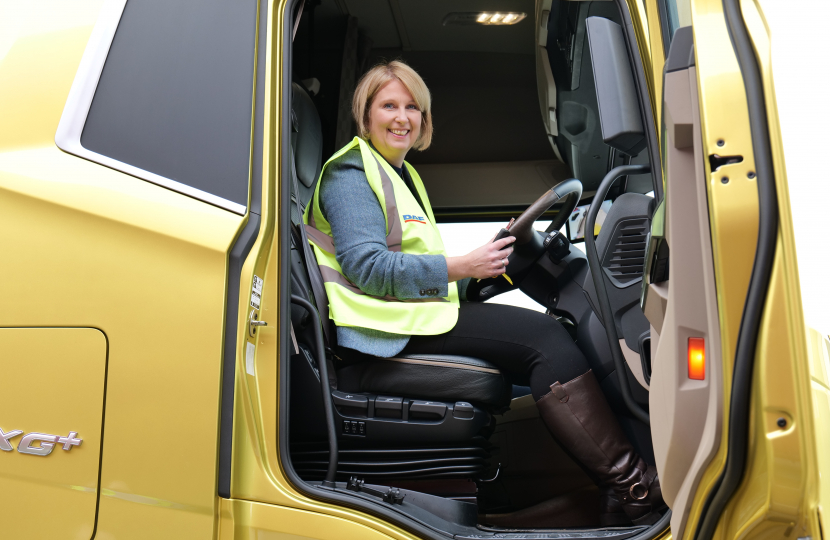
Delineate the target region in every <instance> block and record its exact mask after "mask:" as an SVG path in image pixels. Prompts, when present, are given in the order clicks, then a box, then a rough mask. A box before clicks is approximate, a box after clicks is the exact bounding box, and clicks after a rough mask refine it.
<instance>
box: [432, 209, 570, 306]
mask: <svg viewBox="0 0 830 540" xmlns="http://www.w3.org/2000/svg"><path fill="white" fill-rule="evenodd" d="M505 225H506V223H492V222H487V223H439V224H438V230H439V231H440V232H441V239H442V240H443V241H444V248H445V249H446V250H447V255H448V256H450V257H459V256H461V255H466V254H467V253H469V252H471V251H473V250H474V249H476V248H479V247H481V246H483V245H484V244H485V243H487V242H488V241H490V239H491V238H493V236H494V235H495V234H496V233H497V232H499V229H501V228H502V227H504V226H505ZM548 225H550V221H543V220H540V221H537V222H536V223H535V225H534V226H535V227H536V230H538V231H543V232H544V230H545V229H547V227H548ZM561 231H562V233H563V234H565V227H562V229H561ZM571 247H572V248H573V249H578V250H580V251H585V248H584V247H583V245H582V244H571ZM487 302H489V303H491V304H506V305H508V306H517V307H523V308H526V309H532V310H534V311H540V312H542V313H544V312H545V309H546V308H545V307H544V306H543V305H541V304H539V303H537V302H536V301H535V300H533V299H532V298H530V297H529V296H528V295H526V294H525V293H523V292H522V291H520V290H519V289H516V290H514V291H509V292H506V293H504V294H500V295H498V296H495V297H493V298H491V299H490V300H487Z"/></svg>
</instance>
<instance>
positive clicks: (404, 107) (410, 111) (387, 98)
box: [369, 79, 421, 167]
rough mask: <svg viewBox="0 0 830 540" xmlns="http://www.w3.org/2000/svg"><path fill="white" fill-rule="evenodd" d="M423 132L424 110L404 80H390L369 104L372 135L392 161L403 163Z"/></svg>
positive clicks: (380, 150) (378, 146) (398, 164)
mask: <svg viewBox="0 0 830 540" xmlns="http://www.w3.org/2000/svg"><path fill="white" fill-rule="evenodd" d="M420 133H421V111H420V110H419V109H418V106H417V105H416V104H415V99H414V98H413V97H412V94H410V93H409V90H407V89H406V87H405V86H404V85H403V83H401V81H399V80H398V79H394V80H392V81H390V82H389V83H387V84H386V86H384V87H383V88H381V89H380V90H379V91H378V93H377V94H375V99H374V100H373V101H372V104H371V105H370V106H369V139H371V141H372V144H374V145H375V148H376V149H377V151H378V152H380V154H381V155H382V156H383V157H385V158H386V160H387V161H388V162H389V163H391V164H392V165H394V166H395V167H402V166H403V160H404V157H406V153H407V152H409V149H410V148H412V145H414V144H415V141H416V140H418V135H419V134H420Z"/></svg>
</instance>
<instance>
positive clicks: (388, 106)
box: [383, 103, 394, 109]
mask: <svg viewBox="0 0 830 540" xmlns="http://www.w3.org/2000/svg"><path fill="white" fill-rule="evenodd" d="M383 108H384V109H393V108H394V107H393V105H392V104H391V103H387V104H385V105H384V106H383Z"/></svg>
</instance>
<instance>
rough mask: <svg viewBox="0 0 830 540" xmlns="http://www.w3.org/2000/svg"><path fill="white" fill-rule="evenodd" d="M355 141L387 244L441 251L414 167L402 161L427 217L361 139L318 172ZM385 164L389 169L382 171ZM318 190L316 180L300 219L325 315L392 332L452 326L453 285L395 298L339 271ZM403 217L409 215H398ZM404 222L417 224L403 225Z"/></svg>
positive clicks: (414, 250) (454, 311) (347, 323)
mask: <svg viewBox="0 0 830 540" xmlns="http://www.w3.org/2000/svg"><path fill="white" fill-rule="evenodd" d="M355 146H358V147H359V148H360V151H361V155H362V158H363V167H364V171H365V172H366V177H367V181H368V182H369V185H370V187H371V188H372V191H373V192H374V193H375V195H376V196H377V197H378V200H379V201H380V203H381V208H383V210H384V214H385V217H386V230H387V234H386V246H387V249H388V250H389V251H394V252H400V251H403V250H404V246H408V248H407V249H406V250H405V253H408V254H413V255H423V254H434V255H437V254H442V255H443V254H444V245H443V242H442V241H441V237H440V234H439V233H438V230H437V227H436V226H435V218H434V216H433V215H432V208H431V206H430V204H429V199H428V198H427V196H426V189H425V188H424V187H423V183H422V182H421V179H420V177H419V176H418V174H417V172H415V170H414V169H413V168H412V167H411V166H410V165H409V164H408V163H407V164H405V166H406V167H407V170H408V171H409V173H410V176H411V178H412V183H413V184H414V185H415V188H416V189H417V191H418V194H419V195H420V197H421V201H422V202H423V205H424V208H423V212H424V213H425V214H427V216H426V218H427V219H424V217H422V216H419V215H410V214H412V213H414V212H417V213H418V214H420V213H421V210H422V208H421V206H420V205H419V204H418V201H417V200H416V199H415V197H414V196H413V195H412V193H411V192H410V190H409V188H408V187H407V186H406V184H404V182H403V180H401V179H400V177H399V176H398V175H397V174H395V173H394V171H391V167H390V166H389V165H388V163H386V161H385V160H383V159H382V158H380V157H378V156H377V155H376V153H375V151H374V150H373V149H371V148H370V147H369V145H368V144H367V143H366V142H365V141H363V140H362V139H359V138H357V137H355V138H354V139H353V140H352V141H351V142H350V143H349V144H348V145H346V146H345V147H344V148H343V149H341V150H340V151H339V152H337V153H336V154H335V155H334V156H332V158H331V159H329V161H328V162H326V165H324V166H323V170H322V171H321V173H320V177H321V178H322V176H323V173H324V172H325V170H326V167H327V166H328V164H329V163H331V162H332V161H333V160H334V159H336V158H338V157H340V156H341V155H343V154H344V153H345V152H348V151H349V150H351V149H353V148H354V147H355ZM387 167H388V168H389V169H390V171H387V170H386V168H387ZM390 172H392V175H390V174H389V173H390ZM393 178H394V180H393ZM319 189H320V183H319V181H318V183H317V187H316V188H315V191H314V196H313V197H312V199H311V202H310V203H309V205H308V208H307V209H306V211H305V214H304V216H303V220H304V222H305V225H304V227H305V230H306V233H307V234H308V238H309V241H310V242H311V244H312V246H313V248H314V254H315V257H316V258H317V263H318V265H319V267H320V273H321V274H322V276H323V281H324V284H325V287H326V293H327V294H328V296H329V306H330V311H329V316H330V317H331V318H332V319H334V321H335V322H336V323H337V324H338V325H339V326H360V327H365V328H373V329H376V330H381V331H384V332H391V333H397V334H420V335H432V334H440V333H443V332H446V331H448V330H450V329H451V328H452V327H453V326H455V322H456V321H457V319H458V290H457V288H456V287H454V286H450V287H449V294H448V296H447V297H446V298H438V297H427V298H395V297H393V296H388V295H387V296H383V297H380V296H375V295H371V294H367V293H366V292H364V291H362V290H361V289H360V288H359V287H357V286H356V285H355V284H354V283H352V282H351V281H349V279H348V278H347V277H346V276H345V275H343V272H342V269H341V268H340V265H339V264H338V263H337V260H336V257H335V253H336V250H335V245H334V239H333V238H332V237H331V235H330V232H331V226H330V224H329V223H328V222H327V221H326V218H325V216H323V214H322V212H321V211H320V210H319ZM399 200H402V201H403V204H404V206H405V208H406V211H407V212H408V213H407V214H403V212H402V211H401V210H399V207H398V201H399ZM404 216H405V217H407V218H412V219H404ZM404 222H407V223H409V222H413V223H417V225H407V226H406V227H404Z"/></svg>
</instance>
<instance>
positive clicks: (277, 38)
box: [0, 0, 830, 540]
mask: <svg viewBox="0 0 830 540" xmlns="http://www.w3.org/2000/svg"><path fill="white" fill-rule="evenodd" d="M47 4H48V5H45V4H37V5H35V4H32V5H29V4H21V5H18V4H16V3H13V2H10V1H6V2H0V11H2V12H3V13H4V14H5V16H4V17H2V18H0V19H2V20H1V21H0V28H2V29H3V31H0V36H3V37H2V38H0V118H2V122H0V246H2V251H3V254H2V257H0V380H2V381H3V392H2V396H3V405H2V407H0V450H2V451H3V452H2V453H0V479H2V486H3V488H4V489H2V490H0V505H2V507H3V508H4V509H6V510H7V513H6V515H7V517H9V518H10V519H7V520H5V522H4V526H3V530H4V531H5V533H6V534H8V535H10V536H12V535H15V536H16V535H23V534H28V535H30V536H35V537H38V538H41V537H43V538H46V537H71V538H107V539H109V538H118V539H122V538H147V537H153V538H205V539H222V540H232V539H242V538H255V537H256V538H300V537H304V538H316V539H321V540H322V539H329V538H331V539H334V538H337V539H341V538H361V539H364V538H377V539H381V538H396V539H409V538H430V539H450V538H455V539H467V538H484V539H487V538H533V539H537V538H538V539H547V538H557V539H571V538H574V539H576V538H580V539H586V538H597V539H599V538H602V539H609V538H610V539H613V540H627V539H632V540H633V539H637V540H652V539H658V538H659V539H664V538H669V537H672V536H673V537H676V538H686V539H692V538H694V539H700V540H709V539H711V538H721V537H723V538H726V537H729V538H732V537H737V536H752V537H755V536H759V537H760V536H764V537H773V536H776V537H787V538H799V539H803V538H813V539H819V538H821V537H822V532H821V531H822V525H824V530H826V529H827V526H830V525H828V523H827V521H826V520H827V516H826V513H825V514H822V513H821V512H820V509H821V507H822V505H823V502H824V501H826V500H827V498H828V497H830V488H828V486H827V481H826V480H820V478H825V477H827V468H828V467H830V459H828V455H829V454H828V453H827V450H826V447H827V445H826V444H824V443H826V442H827V441H828V440H830V430H828V428H827V427H826V426H825V424H826V418H827V415H828V414H830V400H828V395H830V378H829V377H830V375H828V374H829V373H830V342H829V341H828V339H827V328H825V327H823V326H821V325H818V326H815V325H814V324H813V320H812V319H811V316H810V315H809V314H810V313H812V312H809V311H808V310H806V309H805V308H804V307H803V304H804V303H805V302H804V300H803V299H804V298H807V297H808V296H809V295H811V294H815V295H822V294H824V292H823V291H818V289H810V290H809V291H808V290H807V289H805V288H804V285H803V284H804V283H807V281H805V279H806V278H804V277H802V278H801V282H800V280H799V276H800V275H802V276H803V275H804V274H803V272H804V271H805V268H806V267H805V266H804V265H802V267H799V260H812V259H810V256H809V254H805V253H804V249H805V248H804V246H805V244H803V243H799V242H797V236H798V233H799V230H803V229H799V226H800V225H799V222H798V219H797V217H798V212H799V211H801V212H811V211H812V210H810V209H809V208H814V207H810V206H809V200H806V199H805V198H804V197H801V196H800V195H799V194H800V193H803V188H801V187H800V186H802V185H803V184H800V183H798V182H797V181H796V180H793V178H790V184H788V174H787V172H788V170H790V169H788V167H787V166H786V165H785V161H784V157H785V149H786V150H787V153H786V155H787V156H789V155H794V154H790V147H787V146H785V145H784V142H783V138H782V125H786V122H787V120H788V118H789V117H787V116H785V115H783V114H781V115H779V107H778V105H777V102H776V95H778V94H777V93H776V89H779V91H780V92H784V90H783V87H781V88H779V86H778V85H779V84H781V79H776V78H775V77H774V76H773V71H772V68H773V59H775V58H779V57H777V56H775V54H774V51H775V47H776V43H777V42H776V41H775V40H774V39H773V38H775V39H781V38H780V36H784V35H787V34H786V33H785V32H786V31H787V30H786V29H785V28H784V27H783V26H776V24H779V23H775V24H772V25H770V24H769V23H768V22H767V21H768V19H769V20H771V19H770V14H772V13H777V12H776V10H775V8H774V7H773V6H770V5H767V4H768V3H767V2H756V3H747V2H739V1H737V0H724V1H723V2H722V3H721V2H719V1H718V2H714V1H712V0H685V1H684V0H645V1H640V0H594V1H575V0H503V1H502V2H492V1H489V0H470V1H465V2H458V1H452V2H446V1H437V0H388V1H365V0H297V1H295V0H234V1H229V0H199V1H195V0H181V1H178V2H163V1H160V0H143V1H138V0H129V1H127V0H78V1H73V2H57V1H54V2H47ZM776 32H778V33H776ZM394 58H398V59H401V60H403V61H405V62H406V63H408V64H409V65H411V66H412V67H413V68H415V69H416V70H417V71H418V72H419V73H420V74H421V75H422V76H423V77H424V79H425V80H426V83H427V84H428V85H429V87H430V90H431V92H432V94H433V101H434V111H433V114H434V117H435V128H436V129H435V139H434V143H433V145H432V147H431V148H430V149H429V150H427V151H425V152H422V153H415V154H413V155H411V156H410V157H411V159H410V160H409V162H410V163H411V164H412V165H413V166H414V167H415V168H417V170H418V171H419V174H420V175H421V177H422V178H423V180H424V184H425V185H426V188H427V190H428V191H429V194H430V199H431V201H432V205H433V208H434V215H431V216H427V217H426V218H425V220H426V219H429V220H430V221H431V222H432V223H431V226H435V227H437V228H438V229H439V230H440V231H441V232H442V234H443V235H444V238H445V244H446V245H447V246H448V249H452V247H451V246H452V242H448V241H447V240H448V239H451V238H455V237H454V236H453V235H462V236H463V235H472V234H480V235H483V236H482V243H483V242H484V241H486V240H487V239H488V238H489V237H491V236H492V235H493V234H495V233H496V232H497V231H498V230H499V228H501V227H502V226H504V224H505V223H507V222H508V221H509V220H510V219H511V218H519V219H520V220H523V222H526V223H528V224H532V226H530V225H529V226H528V232H527V235H526V238H525V239H523V241H522V242H521V244H522V245H521V246H518V247H517V249H516V251H515V252H514V255H513V256H511V265H510V268H509V270H508V272H507V277H508V278H509V279H502V278H496V279H493V280H483V281H482V282H481V283H476V284H475V286H473V287H472V289H471V291H472V292H471V293H470V295H472V296H471V297H470V298H468V300H471V301H488V302H517V301H519V302H521V303H522V305H526V306H530V307H532V308H533V309H537V310H539V311H542V312H544V313H546V314H547V315H549V316H550V317H553V318H556V319H557V320H558V321H559V322H560V323H562V324H563V325H564V326H565V328H566V329H567V330H568V332H569V334H570V335H571V337H572V338H573V339H574V341H575V342H576V344H577V346H578V347H579V348H580V350H581V351H582V352H583V354H584V355H585V356H586V358H587V359H588V361H589V364H590V365H591V368H592V370H593V371H594V373H595V374H596V375H597V378H598V380H599V381H600V384H601V387H602V390H603V392H604V394H605V396H606V398H607V400H608V401H609V403H610V404H611V405H612V408H613V409H614V411H615V414H616V415H617V418H618V420H619V422H620V424H621V426H622V427H623V430H624V431H625V433H626V436H627V437H628V438H629V440H630V441H631V442H632V444H633V445H634V446H635V448H636V449H637V451H638V453H639V454H640V455H642V456H643V457H644V459H646V461H647V462H649V463H650V464H653V465H656V467H657V470H658V471H659V477H660V482H661V487H662V490H663V497H664V499H665V501H666V503H667V505H668V507H667V508H666V509H665V510H664V511H662V512H660V513H659V515H656V516H654V519H653V520H652V521H651V522H649V523H639V524H634V523H631V522H626V521H622V522H619V523H608V522H603V520H602V517H601V515H600V511H599V509H600V507H601V504H602V503H603V501H605V500H606V499H604V497H606V494H605V493H604V492H603V491H602V490H601V489H598V488H597V486H596V485H595V484H594V482H593V480H592V478H591V477H590V475H589V474H587V473H586V472H585V471H584V470H583V469H582V468H581V467H580V466H579V465H578V461H577V459H575V458H578V456H571V455H569V454H568V453H566V452H565V451H564V450H563V449H562V447H560V446H559V444H558V443H557V441H556V440H555V439H554V438H553V437H551V436H550V434H549V433H548V432H547V431H546V430H545V428H544V426H543V424H542V422H541V419H540V418H539V415H538V412H537V411H536V408H535V406H534V402H533V400H532V397H531V396H530V395H529V394H530V393H529V390H528V388H527V381H523V380H521V379H516V378H513V377H511V376H509V375H508V374H506V373H503V372H502V371H501V370H499V369H498V368H497V367H496V366H494V365H492V364H489V363H488V362H485V361H483V360H481V359H477V358H474V357H462V356H455V357H448V356H446V355H431V356H420V357H413V356H406V355H399V356H397V357H394V358H389V359H387V358H375V357H366V358H363V359H361V360H360V361H358V362H346V361H344V360H343V359H342V358H341V357H340V355H339V354H338V348H337V343H336V339H335V338H334V331H333V323H332V321H331V320H330V318H329V316H328V305H327V300H326V298H325V294H324V293H323V292H321V289H320V281H319V279H320V277H319V269H318V268H317V265H316V262H315V261H314V257H313V255H311V256H309V254H310V253H311V248H310V245H309V244H308V238H307V231H306V230H305V228H304V227H303V224H302V219H301V215H302V213H303V212H304V211H305V209H306V207H307V205H308V204H309V200H310V198H311V194H312V193H313V191H314V189H315V186H316V183H317V182H318V180H319V176H320V171H321V168H322V165H323V163H324V162H325V161H326V160H327V159H328V158H329V156H331V155H332V154H333V153H334V152H336V151H337V150H338V149H339V148H341V147H342V146H343V145H344V144H346V143H347V142H348V141H350V140H351V139H352V137H354V135H355V133H356V131H355V126H354V123H353V121H352V120H351V99H352V94H353V92H354V88H355V85H356V82H357V81H358V80H359V79H360V76H361V75H362V74H363V73H365V71H366V70H367V69H369V68H370V67H372V66H373V65H375V64H376V63H378V62H379V61H381V60H383V59H394ZM811 76H815V75H811ZM791 176H792V175H791ZM800 189H801V190H802V191H799V190H800ZM553 195H555V197H554V196H553ZM807 199H809V198H807ZM540 201H541V202H540ZM545 201H548V203H546V202H545ZM805 209H806V210H805ZM459 238H461V237H460V236H459ZM797 254H798V258H797V257H796V255H797ZM800 283H801V285H800ZM517 298H519V299H520V300H516V299H517ZM822 472H824V473H825V474H824V475H823V476H821V473H822Z"/></svg>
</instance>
